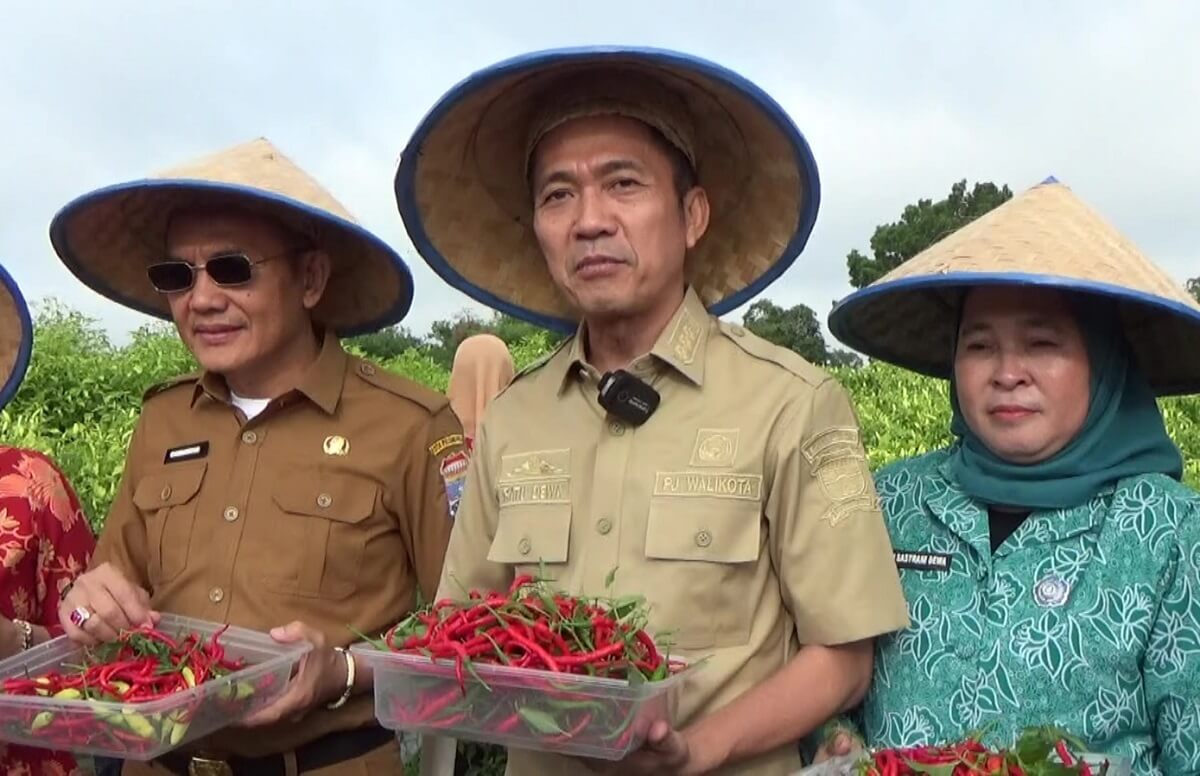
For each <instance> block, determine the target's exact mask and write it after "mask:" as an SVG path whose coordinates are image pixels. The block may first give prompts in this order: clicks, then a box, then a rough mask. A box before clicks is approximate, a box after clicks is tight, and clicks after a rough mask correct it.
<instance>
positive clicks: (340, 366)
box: [192, 330, 349, 415]
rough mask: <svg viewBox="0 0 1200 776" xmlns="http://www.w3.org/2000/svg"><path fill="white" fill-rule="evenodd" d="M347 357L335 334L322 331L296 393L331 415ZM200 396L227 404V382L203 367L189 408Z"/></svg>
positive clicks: (339, 392) (344, 371)
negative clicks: (318, 346)
mask: <svg viewBox="0 0 1200 776" xmlns="http://www.w3.org/2000/svg"><path fill="white" fill-rule="evenodd" d="M348 360H349V356H348V355H347V354H346V351H345V350H343V349H342V345H341V342H339V341H338V338H337V336H336V335H335V334H334V333H333V332H332V331H328V330H327V331H325V332H324V334H323V335H322V342H321V351H320V352H319V353H318V354H317V358H316V360H315V361H313V362H312V364H310V365H309V367H308V369H307V370H306V371H305V373H304V376H303V377H301V378H300V383H299V384H298V385H297V386H296V388H295V390H296V392H298V393H300V394H302V395H304V396H305V397H307V398H308V400H309V401H311V402H312V403H313V404H315V405H317V406H318V407H320V408H321V410H322V411H324V412H325V413H326V414H327V415H331V414H333V411H334V410H335V409H337V405H338V401H339V400H340V399H341V397H342V386H343V384H344V382H345V378H346V362H347V361H348ZM202 395H203V396H206V397H208V398H209V399H212V400H214V401H219V402H221V403H222V404H229V403H230V397H229V385H228V384H227V383H226V382H225V378H224V377H223V376H222V375H221V374H220V373H218V372H210V371H207V370H206V371H205V372H204V373H203V374H202V375H201V376H200V379H199V380H198V381H197V382H196V387H195V389H194V390H193V392H192V406H193V407H195V406H196V401H197V400H198V399H199V398H200V397H201V396H202Z"/></svg>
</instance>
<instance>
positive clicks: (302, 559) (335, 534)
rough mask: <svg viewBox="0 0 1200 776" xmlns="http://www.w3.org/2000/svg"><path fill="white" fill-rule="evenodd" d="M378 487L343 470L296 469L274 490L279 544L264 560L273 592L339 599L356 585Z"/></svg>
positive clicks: (273, 498)
mask: <svg viewBox="0 0 1200 776" xmlns="http://www.w3.org/2000/svg"><path fill="white" fill-rule="evenodd" d="M378 497H379V485H378V484H377V483H376V482H374V481H372V480H370V479H367V478H366V477H361V476H358V475H355V474H351V473H347V472H338V473H330V472H321V471H317V470H312V469H300V470H294V471H292V472H290V473H289V474H287V475H285V476H283V477H281V478H280V479H279V481H278V482H277V483H276V486H275V490H274V492H273V493H272V500H273V501H274V503H275V506H276V507H277V508H278V509H279V510H280V512H281V513H282V514H281V515H280V516H279V517H280V519H279V521H278V523H279V525H278V533H277V546H276V547H275V548H273V550H274V551H273V552H272V553H271V554H270V555H269V556H268V557H264V558H262V563H263V566H264V569H265V570H264V572H263V582H264V584H265V585H266V586H267V587H268V588H269V589H271V590H274V591H275V592H279V593H285V594H287V595H296V596H302V597H306V598H328V599H342V598H346V597H347V596H349V595H351V594H352V593H354V591H355V590H357V589H358V586H359V581H360V577H361V572H362V566H363V553H364V552H365V549H366V544H367V540H368V538H369V533H370V529H369V527H368V523H367V518H369V517H370V516H371V515H372V514H374V512H375V509H376V503H377V501H378Z"/></svg>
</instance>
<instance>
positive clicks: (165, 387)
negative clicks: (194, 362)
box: [142, 372, 204, 402]
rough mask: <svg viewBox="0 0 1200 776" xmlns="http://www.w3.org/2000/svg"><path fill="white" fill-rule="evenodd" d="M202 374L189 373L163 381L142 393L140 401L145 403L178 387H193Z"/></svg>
mask: <svg viewBox="0 0 1200 776" xmlns="http://www.w3.org/2000/svg"><path fill="white" fill-rule="evenodd" d="M203 374H204V373H203V372H190V373H188V374H186V375H178V376H176V377H172V378H170V379H169V380H164V381H162V382H161V383H155V384H154V385H152V386H150V387H149V388H147V389H146V390H145V392H143V393H142V401H143V402H147V401H149V400H150V399H152V398H154V397H155V396H157V395H158V394H160V393H162V392H163V391H169V390H171V389H172V388H175V387H177V386H180V385H195V384H196V383H197V382H199V381H200V377H201V376H202V375H203Z"/></svg>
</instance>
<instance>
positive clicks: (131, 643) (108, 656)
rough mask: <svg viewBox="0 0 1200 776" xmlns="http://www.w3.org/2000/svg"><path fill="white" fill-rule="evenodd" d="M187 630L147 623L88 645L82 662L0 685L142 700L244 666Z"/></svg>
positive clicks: (8, 689)
mask: <svg viewBox="0 0 1200 776" xmlns="http://www.w3.org/2000/svg"><path fill="white" fill-rule="evenodd" d="M224 632H225V628H222V629H221V630H219V631H217V632H216V633H214V634H213V635H212V637H211V638H209V639H207V640H206V639H204V638H202V637H201V636H200V635H198V634H196V633H190V634H188V635H187V636H186V637H183V638H182V639H176V638H172V637H171V636H169V635H167V634H166V633H163V632H161V631H159V630H157V629H155V628H152V627H150V626H143V627H141V628H138V629H136V630H131V631H127V632H125V633H123V634H121V637H120V638H119V639H118V640H117V641H114V642H111V643H108V644H102V645H100V646H98V647H94V648H92V649H89V650H86V651H85V653H84V662H83V665H80V666H74V667H73V668H75V670H72V671H69V672H67V673H63V672H60V671H51V672H48V673H46V674H43V675H41V676H38V677H20V678H12V679H6V680H5V681H4V682H3V683H2V684H0V689H2V690H3V692H5V693H8V694H11V695H38V696H51V697H57V698H68V699H84V700H100V701H120V702H139V701H141V702H144V701H152V700H156V699H158V698H164V697H166V696H168V695H171V694H173V693H176V692H179V691H181V690H188V689H191V688H192V687H195V686H197V685H200V684H203V683H204V682H206V681H208V680H210V679H214V678H217V677H220V676H223V675H224V674H227V673H230V672H232V671H236V670H238V669H240V668H242V667H243V661H242V660H241V659H240V658H239V659H238V660H227V659H226V658H225V649H224V647H222V646H221V643H220V637H221V634H222V633H224Z"/></svg>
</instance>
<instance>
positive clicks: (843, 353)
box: [825, 349, 863, 368]
mask: <svg viewBox="0 0 1200 776" xmlns="http://www.w3.org/2000/svg"><path fill="white" fill-rule="evenodd" d="M862 365H863V360H862V358H861V357H859V355H858V354H857V353H853V352H851V351H849V350H840V349H838V350H830V351H829V360H828V361H826V362H825V366H848V367H855V368H858V367H860V366H862Z"/></svg>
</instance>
